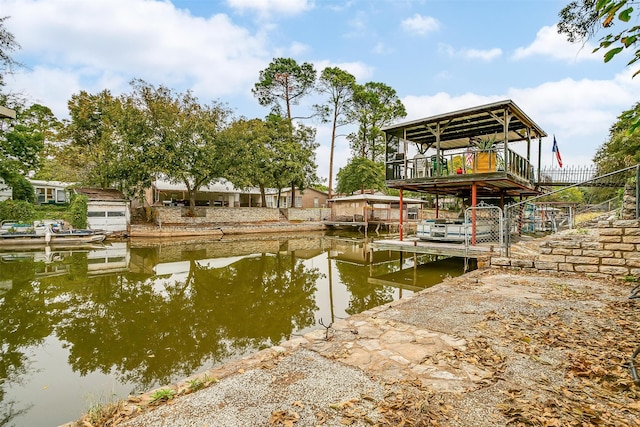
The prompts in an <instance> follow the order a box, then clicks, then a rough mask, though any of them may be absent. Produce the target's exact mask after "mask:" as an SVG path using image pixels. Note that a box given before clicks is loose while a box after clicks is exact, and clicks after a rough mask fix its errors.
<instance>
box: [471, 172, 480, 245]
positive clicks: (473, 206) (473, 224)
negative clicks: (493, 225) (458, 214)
mask: <svg viewBox="0 0 640 427" xmlns="http://www.w3.org/2000/svg"><path fill="white" fill-rule="evenodd" d="M477 201H478V184H476V182H475V181H473V182H472V183H471V244H472V245H473V246H475V245H476V203H477Z"/></svg>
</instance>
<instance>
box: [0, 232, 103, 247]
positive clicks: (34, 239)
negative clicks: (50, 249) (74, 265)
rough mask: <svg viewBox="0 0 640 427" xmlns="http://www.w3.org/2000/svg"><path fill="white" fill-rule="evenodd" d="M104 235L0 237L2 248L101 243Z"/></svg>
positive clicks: (5, 235)
mask: <svg viewBox="0 0 640 427" xmlns="http://www.w3.org/2000/svg"><path fill="white" fill-rule="evenodd" d="M105 238H106V236H105V235H104V234H78V235H75V234H70V233H69V234H60V235H57V234H55V233H54V234H50V235H44V236H42V235H35V234H33V235H18V234H9V233H7V234H2V235H0V248H8V247H25V246H40V247H43V246H56V247H59V246H74V245H86V244H92V243H100V242H102V241H104V239H105Z"/></svg>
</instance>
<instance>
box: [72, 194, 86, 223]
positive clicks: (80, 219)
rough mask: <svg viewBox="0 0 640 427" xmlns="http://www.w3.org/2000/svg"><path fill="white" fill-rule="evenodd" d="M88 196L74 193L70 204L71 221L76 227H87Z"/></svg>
mask: <svg viewBox="0 0 640 427" xmlns="http://www.w3.org/2000/svg"><path fill="white" fill-rule="evenodd" d="M87 201H88V199H87V196H83V195H80V194H74V195H72V196H71V205H70V206H69V216H70V217H69V222H70V223H71V225H72V226H73V227H74V228H87Z"/></svg>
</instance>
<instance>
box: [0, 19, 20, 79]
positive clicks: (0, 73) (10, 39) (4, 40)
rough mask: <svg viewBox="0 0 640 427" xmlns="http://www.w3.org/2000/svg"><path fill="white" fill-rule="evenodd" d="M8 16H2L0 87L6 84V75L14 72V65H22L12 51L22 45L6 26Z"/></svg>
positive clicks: (0, 31) (0, 21)
mask: <svg viewBox="0 0 640 427" xmlns="http://www.w3.org/2000/svg"><path fill="white" fill-rule="evenodd" d="M7 19H9V17H8V16H4V17H2V18H0V88H2V86H4V84H5V83H4V76H5V75H6V74H11V73H12V72H13V67H15V66H17V65H20V64H19V63H18V62H16V61H15V60H14V59H13V58H11V53H12V52H15V51H16V50H18V49H20V45H19V44H18V42H16V39H15V37H14V36H13V34H12V33H10V32H9V31H8V30H7V28H6V27H5V25H4V23H5V21H6V20H7Z"/></svg>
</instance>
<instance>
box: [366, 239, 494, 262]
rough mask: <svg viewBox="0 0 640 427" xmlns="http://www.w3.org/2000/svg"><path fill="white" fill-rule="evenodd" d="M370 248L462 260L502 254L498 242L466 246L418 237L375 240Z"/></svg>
mask: <svg viewBox="0 0 640 427" xmlns="http://www.w3.org/2000/svg"><path fill="white" fill-rule="evenodd" d="M369 247H370V249H371V250H372V251H398V252H404V253H409V254H425V255H445V256H454V257H461V258H480V257H485V256H492V255H500V253H501V248H500V245H499V244H498V242H493V243H478V244H477V245H465V244H464V243H448V242H434V241H431V242H429V241H422V240H420V239H418V238H417V237H405V238H404V239H403V240H399V239H393V240H392V239H387V240H374V241H373V242H371V243H370V246H369Z"/></svg>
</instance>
